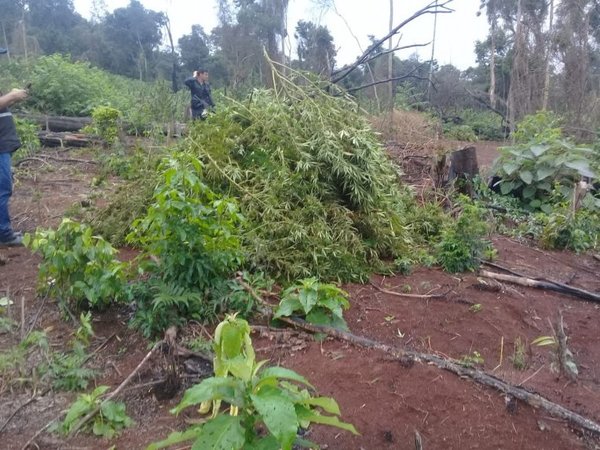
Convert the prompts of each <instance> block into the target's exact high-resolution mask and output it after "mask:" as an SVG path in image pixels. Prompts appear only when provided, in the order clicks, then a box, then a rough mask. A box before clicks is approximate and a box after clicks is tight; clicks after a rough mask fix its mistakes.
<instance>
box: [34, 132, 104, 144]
mask: <svg viewBox="0 0 600 450" xmlns="http://www.w3.org/2000/svg"><path fill="white" fill-rule="evenodd" d="M38 138H39V140H40V143H41V144H42V145H43V146H45V147H91V146H93V145H104V144H105V142H104V141H103V140H102V139H100V138H98V137H95V136H89V135H86V134H81V133H70V132H60V133H59V132H53V131H39V132H38Z"/></svg>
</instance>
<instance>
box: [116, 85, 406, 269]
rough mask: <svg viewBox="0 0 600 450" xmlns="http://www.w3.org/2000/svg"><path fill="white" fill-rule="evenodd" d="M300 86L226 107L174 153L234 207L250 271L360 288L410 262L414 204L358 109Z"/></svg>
mask: <svg viewBox="0 0 600 450" xmlns="http://www.w3.org/2000/svg"><path fill="white" fill-rule="evenodd" d="M301 81H302V83H303V84H302V83H300V82H298V80H295V82H292V81H290V80H289V79H287V78H284V77H277V78H276V79H275V82H276V86H275V88H274V89H271V90H259V91H255V92H253V93H252V94H251V95H250V96H249V97H248V98H247V99H246V100H245V101H243V102H235V101H231V102H230V104H229V105H227V106H225V107H223V108H221V109H220V110H219V111H218V112H217V113H216V114H214V115H213V116H211V117H210V118H209V119H208V120H207V121H206V122H201V123H197V124H194V125H193V127H192V129H191V130H190V133H189V135H188V136H187V137H186V139H185V141H184V142H182V143H181V144H180V148H179V149H177V152H178V155H179V156H182V155H183V154H187V155H189V156H192V157H196V158H199V159H200V161H202V163H203V166H204V170H203V179H204V180H205V182H206V183H207V184H208V185H209V186H210V188H211V189H212V190H214V191H215V192H217V193H219V194H222V195H224V196H228V197H233V198H235V199H236V200H237V202H238V203H239V207H240V211H241V213H242V215H243V216H244V217H245V219H246V226H245V227H244V229H243V231H242V245H243V250H244V253H245V254H246V260H247V262H248V266H249V268H250V269H257V270H261V271H265V272H267V273H270V274H271V275H272V276H274V277H275V278H278V279H281V280H295V279H298V278H302V277H307V276H316V277H318V278H319V279H329V280H361V279H363V280H364V279H366V277H367V276H368V274H369V273H372V272H373V270H374V269H377V268H380V267H381V261H382V260H384V259H386V260H393V259H395V258H398V257H401V256H403V255H406V254H408V249H409V246H410V245H411V244H412V238H411V236H410V231H409V229H408V227H407V225H406V219H405V216H406V214H405V213H406V210H407V208H409V207H411V205H412V204H413V200H412V196H411V195H410V193H409V191H408V190H407V189H405V188H403V187H401V185H400V181H399V177H398V169H397V168H396V167H394V166H393V165H392V163H391V162H390V161H389V159H388V158H387V157H386V155H385V150H384V148H383V147H382V145H381V144H380V143H379V141H378V139H377V136H376V134H375V133H374V132H373V131H372V129H371V128H370V127H369V125H368V124H367V122H366V120H365V119H364V117H363V114H361V112H360V111H358V110H357V106H356V104H355V103H353V102H352V101H350V100H349V99H347V98H345V97H344V96H342V95H339V96H336V95H331V94H330V93H328V92H326V91H325V90H323V89H322V88H320V87H319V86H317V85H314V84H312V83H310V82H308V80H306V79H303V80H301ZM125 191H127V190H125ZM131 219H133V217H132V218H131ZM128 225H129V224H123V225H122V226H128Z"/></svg>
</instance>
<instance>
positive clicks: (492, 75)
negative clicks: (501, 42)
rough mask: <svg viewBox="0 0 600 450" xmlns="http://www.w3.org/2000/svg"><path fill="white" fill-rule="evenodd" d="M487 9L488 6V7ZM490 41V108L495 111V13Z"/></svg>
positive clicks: (493, 12)
mask: <svg viewBox="0 0 600 450" xmlns="http://www.w3.org/2000/svg"><path fill="white" fill-rule="evenodd" d="M488 8H489V6H488ZM492 14H494V19H493V20H492V39H491V48H490V106H491V107H492V108H494V109H496V26H497V23H496V16H495V14H496V12H495V11H492Z"/></svg>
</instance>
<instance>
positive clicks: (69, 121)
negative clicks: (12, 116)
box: [16, 114, 92, 132]
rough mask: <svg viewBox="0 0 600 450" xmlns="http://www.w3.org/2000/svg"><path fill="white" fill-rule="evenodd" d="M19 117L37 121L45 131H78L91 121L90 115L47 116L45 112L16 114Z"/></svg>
mask: <svg viewBox="0 0 600 450" xmlns="http://www.w3.org/2000/svg"><path fill="white" fill-rule="evenodd" d="M16 116H17V117H18V118H19V119H25V120H28V121H30V122H34V123H37V124H38V125H39V126H40V127H41V128H42V130H45V131H59V132H60V131H79V130H81V129H82V128H83V127H85V126H86V125H89V124H91V123H92V118H91V117H66V116H49V115H45V114H16Z"/></svg>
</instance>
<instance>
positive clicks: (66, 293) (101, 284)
mask: <svg viewBox="0 0 600 450" xmlns="http://www.w3.org/2000/svg"><path fill="white" fill-rule="evenodd" d="M24 243H25V245H26V246H28V247H29V248H30V249H31V250H33V251H34V252H37V253H40V254H41V255H42V262H41V263H40V266H39V275H38V277H39V282H40V283H39V284H40V290H41V291H42V292H44V293H46V294H48V295H50V296H53V297H56V298H58V299H59V301H61V302H65V304H66V305H74V306H76V307H80V306H83V305H84V304H86V305H87V306H89V307H92V308H103V307H106V306H108V305H109V304H110V303H111V302H113V301H116V300H120V299H121V298H122V297H123V293H124V286H125V267H126V265H125V264H124V263H122V262H120V261H119V260H118V259H117V258H116V253H117V250H116V249H115V248H114V247H113V246H112V245H110V244H109V243H108V242H106V241H105V240H104V239H103V238H102V237H100V236H94V235H92V229H91V228H90V227H89V226H87V225H84V224H80V223H78V222H75V221H73V220H71V219H63V221H62V223H61V224H60V226H59V227H58V229H57V230H46V231H43V230H40V231H37V232H36V233H35V234H34V235H33V236H31V235H29V234H27V235H25V238H24Z"/></svg>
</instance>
